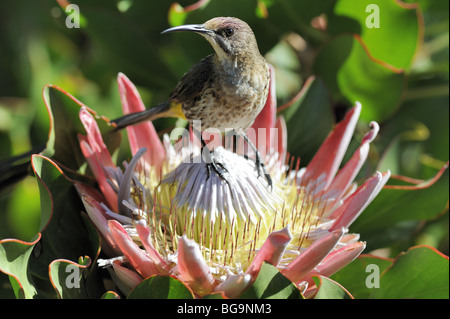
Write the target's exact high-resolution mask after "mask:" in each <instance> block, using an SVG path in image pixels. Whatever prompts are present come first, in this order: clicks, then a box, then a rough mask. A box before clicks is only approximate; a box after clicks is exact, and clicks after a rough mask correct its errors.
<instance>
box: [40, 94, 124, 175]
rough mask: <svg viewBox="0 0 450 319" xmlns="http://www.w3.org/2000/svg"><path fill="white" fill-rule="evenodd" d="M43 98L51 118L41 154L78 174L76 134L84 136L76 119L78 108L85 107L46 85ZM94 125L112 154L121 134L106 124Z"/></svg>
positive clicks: (81, 161)
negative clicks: (44, 147)
mask: <svg viewBox="0 0 450 319" xmlns="http://www.w3.org/2000/svg"><path fill="white" fill-rule="evenodd" d="M43 95H44V101H45V104H46V106H47V109H48V113H49V116H50V133H49V140H48V142H47V147H46V149H45V150H44V151H43V152H42V154H43V155H44V156H46V157H51V158H52V159H53V160H54V161H56V162H58V163H61V164H63V166H64V167H66V168H69V169H72V170H74V171H77V170H78V169H79V168H80V167H81V166H82V165H83V164H84V163H85V158H84V156H83V154H82V153H81V149H80V147H79V141H78V134H83V135H85V134H86V131H85V130H84V127H83V125H82V124H81V121H80V118H79V112H80V108H81V107H82V106H84V104H83V103H81V102H80V101H78V100H77V99H75V98H74V97H73V96H71V95H70V94H68V93H67V92H65V91H64V90H62V89H60V88H58V87H55V86H46V87H45V88H44V93H43ZM97 124H99V128H100V131H101V132H102V135H103V139H104V142H105V144H106V146H107V147H108V150H109V151H110V153H111V154H112V153H113V152H114V151H115V150H116V149H117V148H118V147H119V145H120V141H121V134H120V132H114V131H113V130H112V129H111V128H109V127H107V125H106V122H105V121H98V123H97Z"/></svg>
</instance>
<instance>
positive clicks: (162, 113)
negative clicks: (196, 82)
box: [110, 102, 185, 130]
mask: <svg viewBox="0 0 450 319" xmlns="http://www.w3.org/2000/svg"><path fill="white" fill-rule="evenodd" d="M161 117H180V118H185V117H184V114H183V111H182V110H181V104H180V103H176V102H164V103H161V104H159V105H157V106H155V107H152V108H151V109H147V110H144V111H142V112H136V113H130V114H127V115H124V116H122V117H119V118H117V119H114V120H112V121H110V124H111V125H112V126H114V127H115V129H116V130H120V129H122V128H124V127H127V126H130V125H135V124H138V123H141V122H144V121H152V120H155V119H158V118H161Z"/></svg>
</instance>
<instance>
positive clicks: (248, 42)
mask: <svg viewBox="0 0 450 319" xmlns="http://www.w3.org/2000/svg"><path fill="white" fill-rule="evenodd" d="M174 31H192V32H196V33H198V34H200V35H202V36H203V37H205V38H206V40H208V42H209V43H210V44H211V45H212V47H213V48H214V51H215V52H216V54H217V55H218V57H219V58H220V59H221V60H224V59H226V60H229V59H235V58H236V57H239V56H242V55H248V54H257V55H258V56H259V55H260V53H259V49H258V45H257V43H256V39H255V35H254V34H253V31H252V29H251V28H250V27H249V25H248V24H247V23H245V22H244V21H242V20H239V19H237V18H231V17H218V18H213V19H211V20H208V21H206V22H205V23H204V24H187V25H181V26H177V27H173V28H169V29H167V30H165V31H163V32H162V33H167V32H174Z"/></svg>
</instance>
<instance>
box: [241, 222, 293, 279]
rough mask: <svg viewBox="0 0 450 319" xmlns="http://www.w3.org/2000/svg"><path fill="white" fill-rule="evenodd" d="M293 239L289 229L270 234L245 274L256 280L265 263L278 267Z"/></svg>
mask: <svg viewBox="0 0 450 319" xmlns="http://www.w3.org/2000/svg"><path fill="white" fill-rule="evenodd" d="M291 239H292V236H291V233H290V232H289V228H288V227H285V228H283V229H281V230H278V231H274V232H272V233H270V235H269V237H267V239H266V241H265V242H264V244H263V245H262V247H261V249H260V250H259V251H258V253H257V254H256V256H255V258H253V260H252V263H251V264H250V266H249V267H248V268H247V271H246V272H245V273H246V274H250V275H251V276H252V278H254V279H255V278H256V277H257V276H258V273H259V270H260V269H261V265H262V263H263V262H264V261H267V262H269V263H271V264H272V265H274V266H277V265H278V263H279V262H280V260H281V258H282V257H283V254H284V251H285V250H286V247H287V245H288V244H289V242H290V241H291Z"/></svg>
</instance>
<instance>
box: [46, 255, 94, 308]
mask: <svg viewBox="0 0 450 319" xmlns="http://www.w3.org/2000/svg"><path fill="white" fill-rule="evenodd" d="M91 262H92V261H91V259H90V258H89V257H87V258H84V259H83V260H82V264H77V263H75V262H72V261H70V260H65V259H57V260H54V261H52V262H51V263H50V266H49V268H50V270H49V275H50V280H51V282H52V285H53V287H54V288H55V290H56V291H57V293H58V298H60V299H80V298H88V296H89V294H88V293H87V289H86V278H85V276H84V275H85V274H83V272H84V271H83V270H85V269H86V268H87V267H89V265H90V264H91ZM94 267H95V266H94Z"/></svg>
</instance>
